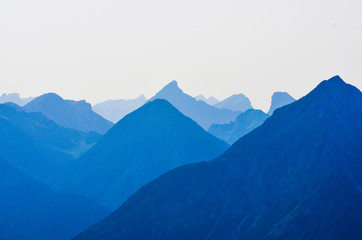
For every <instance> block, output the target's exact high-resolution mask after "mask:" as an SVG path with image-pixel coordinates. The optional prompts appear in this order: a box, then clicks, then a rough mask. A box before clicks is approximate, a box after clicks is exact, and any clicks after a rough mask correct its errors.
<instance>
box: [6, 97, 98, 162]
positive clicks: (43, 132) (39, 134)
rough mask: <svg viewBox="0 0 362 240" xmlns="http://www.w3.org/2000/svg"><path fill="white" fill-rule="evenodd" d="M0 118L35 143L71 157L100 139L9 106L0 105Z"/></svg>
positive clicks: (95, 134) (95, 135)
mask: <svg viewBox="0 0 362 240" xmlns="http://www.w3.org/2000/svg"><path fill="white" fill-rule="evenodd" d="M0 117H2V118H4V119H6V120H7V121H9V122H10V123H11V124H13V125H14V126H15V127H17V128H18V129H20V130H21V131H23V132H24V133H26V134H27V135H28V136H29V137H30V138H31V139H32V140H33V141H34V142H35V143H37V144H39V145H44V146H45V147H48V148H50V149H52V150H54V151H62V152H64V153H68V154H71V155H73V156H79V155H81V154H82V153H83V152H85V151H86V150H87V149H88V148H90V147H91V146H92V145H93V144H95V142H96V141H97V140H98V139H99V138H100V135H99V134H97V133H95V132H90V133H84V132H82V131H77V130H75V129H70V128H65V127H61V126H59V125H57V124H56V123H55V122H53V121H52V120H49V119H47V118H46V117H45V116H44V115H43V114H42V113H38V112H37V113H29V112H24V111H22V109H21V108H20V107H16V106H15V107H13V105H9V104H0Z"/></svg>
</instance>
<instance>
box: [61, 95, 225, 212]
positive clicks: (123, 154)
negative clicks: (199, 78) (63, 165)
mask: <svg viewBox="0 0 362 240" xmlns="http://www.w3.org/2000/svg"><path fill="white" fill-rule="evenodd" d="M228 147H229V145H228V144H227V143H225V142H223V141H221V140H219V139H217V138H216V137H214V136H212V135H211V134H209V133H207V132H206V131H204V130H203V129H202V128H201V127H200V126H198V125H197V124H196V123H195V122H194V121H193V120H191V119H190V118H188V117H186V116H184V115H183V114H182V113H181V112H180V111H178V110H177V109H176V108H175V107H174V106H172V105H171V104H170V103H169V102H167V101H166V100H162V99H156V100H154V101H151V102H148V103H146V104H145V105H144V106H142V107H141V108H139V109H137V110H136V111H134V112H132V113H130V114H128V115H127V116H125V117H124V118H123V119H121V120H120V121H119V122H118V123H117V124H116V125H115V126H114V127H113V128H112V129H110V130H109V131H108V132H107V133H106V135H104V137H103V138H102V139H101V140H100V141H99V142H98V143H97V144H96V145H95V146H93V147H92V148H91V149H90V150H88V151H87V152H86V153H85V154H84V155H83V156H81V157H80V158H79V159H77V160H76V161H75V164H74V165H73V166H72V167H71V168H70V169H69V170H68V172H66V173H65V175H63V176H60V178H59V179H60V181H59V183H58V186H55V188H56V189H60V190H61V191H70V192H74V193H77V194H81V195H84V196H86V197H88V198H90V199H93V200H95V201H97V202H98V203H101V204H102V205H104V206H106V207H107V208H112V209H115V208H117V207H119V206H120V205H121V204H122V203H123V202H124V201H125V200H127V198H128V197H129V196H130V195H131V194H133V193H134V192H136V191H137V190H138V189H139V188H140V187H142V186H143V185H144V184H146V183H148V182H149V181H151V180H153V179H155V178H156V177H158V176H159V175H161V174H163V173H165V172H167V171H169V170H171V169H173V168H175V167H178V166H181V165H184V164H187V163H194V162H199V161H205V160H210V159H213V158H215V157H217V156H219V155H220V154H222V153H223V152H224V151H225V150H226V149H227V148H228Z"/></svg>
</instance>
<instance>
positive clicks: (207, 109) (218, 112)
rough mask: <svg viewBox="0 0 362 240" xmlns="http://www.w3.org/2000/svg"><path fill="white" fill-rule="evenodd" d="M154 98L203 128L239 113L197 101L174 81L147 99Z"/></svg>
mask: <svg viewBox="0 0 362 240" xmlns="http://www.w3.org/2000/svg"><path fill="white" fill-rule="evenodd" d="M155 99H165V100H167V101H168V102H170V103H171V104H172V105H173V106H175V107H176V108H177V109H178V110H179V111H180V112H182V113H183V114H184V115H186V116H188V117H190V118H191V119H193V120H194V121H195V122H197V123H198V124H199V125H200V126H201V127H202V128H204V129H205V130H207V129H208V128H209V127H210V126H211V125H212V124H214V123H220V124H221V123H229V122H231V121H233V120H235V118H236V117H237V115H239V112H234V111H231V110H228V109H218V108H216V107H214V106H210V105H208V104H207V103H205V102H203V101H197V100H196V99H195V98H193V97H191V96H189V95H187V94H185V93H184V92H183V91H182V90H181V89H180V88H179V87H178V84H177V82H176V81H172V82H170V83H169V84H167V85H166V86H165V87H164V88H162V89H161V90H160V91H159V92H158V93H157V94H156V95H155V96H154V97H152V98H151V99H150V100H149V101H153V100H155Z"/></svg>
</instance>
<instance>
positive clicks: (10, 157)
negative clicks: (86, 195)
mask: <svg viewBox="0 0 362 240" xmlns="http://www.w3.org/2000/svg"><path fill="white" fill-rule="evenodd" d="M0 156H1V157H3V158H4V159H5V160H6V161H8V162H10V163H11V164H12V165H13V166H15V167H16V168H17V169H20V170H21V171H22V172H24V173H25V174H26V175H28V176H30V177H31V178H33V179H36V180H38V181H41V182H46V180H47V179H48V178H49V177H50V176H51V175H52V174H54V173H55V172H57V171H59V170H60V169H61V168H62V167H64V166H65V165H66V164H68V163H70V162H71V160H73V157H72V156H71V155H70V154H66V153H64V152H62V151H57V150H55V149H52V148H49V147H47V146H46V145H45V144H38V143H36V142H35V141H34V140H33V139H32V137H30V136H29V135H28V134H26V133H25V132H24V131H22V130H21V129H19V128H17V127H16V126H15V125H14V124H12V123H11V121H9V120H8V119H6V118H5V117H4V116H0Z"/></svg>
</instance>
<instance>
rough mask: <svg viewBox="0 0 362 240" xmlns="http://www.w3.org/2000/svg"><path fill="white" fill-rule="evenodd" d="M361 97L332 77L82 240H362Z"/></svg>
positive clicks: (142, 195) (154, 186) (138, 197)
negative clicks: (216, 157)
mask: <svg viewBox="0 0 362 240" xmlns="http://www.w3.org/2000/svg"><path fill="white" fill-rule="evenodd" d="M361 156H362V93H361V92H360V90H358V89H357V88H355V87H353V86H352V85H348V84H346V83H344V82H343V80H342V79H341V78H340V77H339V76H336V77H333V78H331V79H329V80H326V81H323V82H321V83H320V84H319V85H318V86H317V87H316V88H315V89H314V90H312V91H311V92H310V93H309V94H308V95H306V96H305V97H303V98H301V99H299V100H297V101H295V102H294V103H292V104H289V105H287V106H284V107H282V108H279V109H277V110H276V111H275V112H274V113H273V115H272V116H271V117H269V118H268V119H267V120H266V121H265V122H264V124H263V125H261V126H260V127H258V128H257V129H255V130H254V131H252V132H250V133H249V134H247V135H245V136H244V137H242V138H241V139H239V140H238V141H237V142H236V143H235V144H234V145H233V146H232V147H231V148H229V149H228V150H227V151H226V152H225V153H224V154H223V155H221V156H220V157H219V158H218V159H216V160H214V161H210V162H202V163H197V164H190V165H186V166H182V167H180V168H177V169H174V170H172V171H170V172H168V173H166V174H164V175H162V176H161V177H159V178H157V179H156V180H154V181H153V182H151V183H149V184H147V185H146V186H144V187H143V188H142V189H141V190H140V191H138V192H137V193H136V194H134V195H133V196H131V197H130V198H129V199H128V201H126V202H125V203H124V204H123V205H122V206H121V207H120V208H119V209H117V210H116V211H115V212H113V213H112V214H111V215H110V216H108V217H107V218H105V219H104V220H102V221H101V222H99V223H97V224H95V225H93V226H92V227H90V228H89V229H87V230H86V231H84V232H83V233H81V234H80V235H79V236H78V237H76V238H74V239H75V240H87V239H96V238H102V239H104V240H115V239H138V240H142V239H147V240H149V239H150V240H156V239H157V240H158V239H160V240H161V239H174V240H181V239H190V240H193V239H195V240H196V239H197V240H200V239H205V240H206V239H209V240H210V239H211V240H213V239H215V240H216V239H224V240H235V239H265V240H271V239H273V240H277V239H295V240H302V239H303V240H304V239H333V240H338V239H361V238H362V228H361V226H360V225H361V224H360V222H361V221H360V220H361V219H362V205H361V202H362V195H361V186H362V177H361V176H362V162H361Z"/></svg>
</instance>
